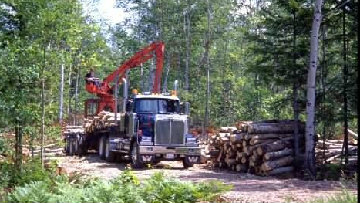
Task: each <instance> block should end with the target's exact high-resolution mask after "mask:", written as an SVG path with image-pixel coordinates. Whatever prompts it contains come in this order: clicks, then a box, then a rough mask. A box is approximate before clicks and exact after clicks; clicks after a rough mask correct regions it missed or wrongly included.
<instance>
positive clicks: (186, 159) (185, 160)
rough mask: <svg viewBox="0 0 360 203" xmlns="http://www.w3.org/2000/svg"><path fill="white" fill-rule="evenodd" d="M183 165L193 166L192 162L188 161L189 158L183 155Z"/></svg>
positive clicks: (186, 166) (185, 166)
mask: <svg viewBox="0 0 360 203" xmlns="http://www.w3.org/2000/svg"><path fill="white" fill-rule="evenodd" d="M183 166H184V168H189V167H193V166H194V164H193V163H191V162H190V161H189V158H187V157H185V158H184V159H183Z"/></svg>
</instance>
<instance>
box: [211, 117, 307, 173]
mask: <svg viewBox="0 0 360 203" xmlns="http://www.w3.org/2000/svg"><path fill="white" fill-rule="evenodd" d="M294 124H295V123H294V122H293V121H263V122H251V121H247V122H240V123H239V124H238V126H237V127H222V128H220V132H219V133H216V134H214V135H209V139H208V145H209V146H207V149H206V150H205V151H204V154H205V155H206V156H208V157H210V159H211V161H212V163H213V164H214V165H215V166H218V167H227V168H230V169H232V170H234V171H238V172H248V173H253V174H257V175H277V174H282V173H285V172H291V171H293V170H294V167H293V166H292V164H293V160H294V157H293V139H294V136H293V134H292V133H293V131H294ZM298 126H299V132H300V134H299V137H300V142H299V144H300V147H301V150H303V146H304V135H303V133H304V128H305V125H304V123H299V124H298Z"/></svg>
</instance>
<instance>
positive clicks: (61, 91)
mask: <svg viewBox="0 0 360 203" xmlns="http://www.w3.org/2000/svg"><path fill="white" fill-rule="evenodd" d="M60 69H61V70H60V71H61V72H60V88H59V94H60V99H59V122H62V119H63V103H64V102H63V98H64V63H62V64H61V68H60Z"/></svg>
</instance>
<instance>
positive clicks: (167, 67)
mask: <svg viewBox="0 0 360 203" xmlns="http://www.w3.org/2000/svg"><path fill="white" fill-rule="evenodd" d="M165 55H166V59H167V60H166V61H167V63H166V66H165V67H166V72H165V77H164V83H163V88H162V89H163V92H167V91H168V85H167V83H168V76H169V71H170V56H169V54H165Z"/></svg>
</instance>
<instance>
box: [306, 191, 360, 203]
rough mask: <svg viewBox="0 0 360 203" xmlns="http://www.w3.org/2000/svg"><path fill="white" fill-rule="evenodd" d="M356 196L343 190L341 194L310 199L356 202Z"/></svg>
mask: <svg viewBox="0 0 360 203" xmlns="http://www.w3.org/2000/svg"><path fill="white" fill-rule="evenodd" d="M357 198H358V197H357V195H355V194H353V193H351V192H349V191H347V190H344V191H343V192H342V193H341V194H338V195H334V196H331V197H329V198H322V199H318V200H315V201H311V203H356V202H357Z"/></svg>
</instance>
